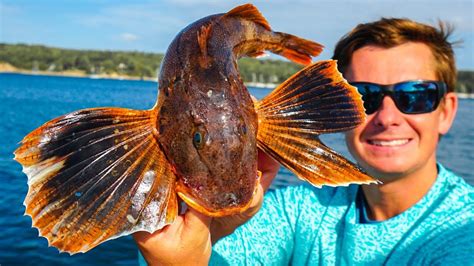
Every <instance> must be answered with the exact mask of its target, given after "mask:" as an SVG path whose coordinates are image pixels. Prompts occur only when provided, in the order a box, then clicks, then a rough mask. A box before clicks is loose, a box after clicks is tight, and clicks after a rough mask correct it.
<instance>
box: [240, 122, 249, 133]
mask: <svg viewBox="0 0 474 266" xmlns="http://www.w3.org/2000/svg"><path fill="white" fill-rule="evenodd" d="M240 132H241V133H242V135H247V126H246V125H245V124H241V125H240Z"/></svg>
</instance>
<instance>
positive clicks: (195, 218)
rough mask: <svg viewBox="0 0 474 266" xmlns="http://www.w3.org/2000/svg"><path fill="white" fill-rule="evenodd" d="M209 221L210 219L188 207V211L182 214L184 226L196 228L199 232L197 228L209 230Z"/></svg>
mask: <svg viewBox="0 0 474 266" xmlns="http://www.w3.org/2000/svg"><path fill="white" fill-rule="evenodd" d="M211 221H212V218H211V217H209V216H206V215H204V214H202V213H199V212H197V211H196V210H194V209H193V208H191V207H188V210H187V211H186V213H185V214H184V223H185V226H186V227H192V228H196V229H197V230H199V228H201V229H208V230H209V225H210V224H211Z"/></svg>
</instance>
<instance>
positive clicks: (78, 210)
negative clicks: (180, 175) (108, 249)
mask: <svg viewBox="0 0 474 266" xmlns="http://www.w3.org/2000/svg"><path fill="white" fill-rule="evenodd" d="M155 123H156V112H154V111H136V110H130V109H122V108H94V109H85V110H80V111H77V112H73V113H71V114H68V115H64V116H61V117H59V118H56V119H54V120H51V121H50V122H48V123H46V124H44V125H43V126H41V127H39V128H38V129H36V130H34V131H33V132H31V133H30V134H28V135H27V136H26V137H25V138H24V139H23V141H22V142H21V146H20V147H19V148H18V149H17V150H16V151H15V160H17V161H18V162H19V163H21V164H22V165H23V171H24V172H25V174H26V175H27V176H28V187H29V188H28V194H27V196H26V198H25V201H24V205H25V207H26V211H25V214H27V215H29V216H31V218H32V220H33V226H34V227H36V228H38V230H39V232H40V235H41V236H43V237H45V238H46V239H47V240H48V243H49V244H50V245H52V246H55V247H57V248H58V249H59V250H61V251H65V252H68V253H70V254H74V253H77V252H86V251H88V250H90V249H91V248H93V247H95V246H97V245H99V244H100V243H102V242H104V241H107V240H110V239H114V238H117V237H119V236H122V235H127V234H131V233H133V232H136V231H148V232H153V231H156V230H158V229H160V228H162V227H163V226H165V225H166V224H169V223H171V222H172V221H173V220H174V218H175V217H176V215H177V210H178V207H177V198H176V193H175V192H174V184H175V179H176V177H175V175H174V174H173V172H172V169H171V167H170V165H169V163H168V162H167V160H166V158H165V156H164V154H163V153H162V151H161V149H160V147H159V144H158V142H157V140H156V134H157V133H156V130H155V127H154V125H155Z"/></svg>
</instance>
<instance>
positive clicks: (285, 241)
mask: <svg viewBox="0 0 474 266" xmlns="http://www.w3.org/2000/svg"><path fill="white" fill-rule="evenodd" d="M291 190H292V188H291V187H289V188H286V189H282V190H270V191H268V192H267V194H266V195H265V198H264V202H263V205H262V208H261V209H260V211H259V212H258V213H257V214H256V215H255V216H254V217H253V218H252V219H250V220H249V221H248V222H247V223H246V224H244V225H242V226H241V227H239V228H237V229H236V231H235V232H234V233H233V234H231V235H229V236H227V237H225V238H223V239H221V240H219V241H218V242H217V243H216V244H215V245H214V246H213V252H212V255H211V261H210V265H258V264H263V265H288V263H289V262H290V260H291V256H292V254H293V245H294V241H293V238H294V223H295V217H297V213H296V212H297V210H298V206H295V205H296V204H297V203H296V202H295V201H294V200H288V197H292V196H291V195H292V193H294V192H293V191H291ZM288 204H292V205H291V206H290V205H288Z"/></svg>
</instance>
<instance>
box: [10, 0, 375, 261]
mask: <svg viewBox="0 0 474 266" xmlns="http://www.w3.org/2000/svg"><path fill="white" fill-rule="evenodd" d="M322 49H323V46H322V45H321V44H318V43H316V42H313V41H310V40H306V39H303V38H300V37H297V36H294V35H291V34H287V33H282V32H276V31H273V30H272V29H271V27H270V25H269V23H268V22H267V20H266V19H265V18H264V17H263V15H262V14H261V13H260V11H259V10H258V9H257V8H256V7H255V6H253V5H252V4H245V5H241V6H237V7H235V8H233V9H232V10H230V11H228V12H227V13H221V14H215V15H210V16H208V17H205V18H202V19H200V20H198V21H196V22H194V23H191V24H190V25H189V26H187V27H186V28H184V29H183V30H182V31H181V32H179V33H178V34H177V36H176V37H175V38H174V40H173V41H172V42H171V44H170V45H169V47H168V49H167V51H166V53H165V56H164V58H163V61H162V65H161V69H160V73H159V77H158V90H159V93H158V98H157V101H156V104H155V105H154V106H153V108H151V109H149V110H133V109H126V108H120V107H98V108H90V109H83V110H78V111H75V112H72V113H69V114H66V115H63V116H60V117H58V118H55V119H52V120H51V121H49V122H46V123H45V124H44V125H42V126H40V127H39V128H37V129H35V130H33V131H32V132H31V133H29V134H27V135H26V136H25V137H24V138H23V140H22V141H21V142H20V146H19V147H18V148H17V149H16V151H15V152H14V154H15V158H14V159H15V160H16V161H17V162H19V163H20V164H21V165H22V167H23V172H24V173H25V174H26V176H27V177H28V192H27V195H26V197H25V200H24V206H25V215H28V216H30V217H31V219H32V226H33V227H35V228H37V229H38V231H39V234H40V235H41V236H43V237H45V238H46V239H47V240H48V245H50V246H54V247H56V248H57V249H58V250H60V251H61V252H67V253H69V254H75V253H84V252H87V251H88V250H90V249H92V248H94V247H96V246H97V245H99V244H101V243H103V242H105V241H108V240H111V239H115V238H118V237H120V236H124V235H128V234H131V233H134V232H137V231H148V232H150V233H151V232H155V231H157V230H159V229H161V228H163V227H164V226H166V225H168V224H170V223H172V222H173V221H174V219H175V218H176V217H177V215H178V214H179V206H180V202H182V201H183V202H184V203H185V204H186V205H188V206H190V207H192V208H194V209H195V210H197V211H199V212H201V213H203V214H206V215H208V216H212V217H222V216H227V215H233V214H237V213H241V212H243V211H245V210H246V209H247V208H248V207H249V204H250V202H251V201H252V198H253V196H254V195H255V191H256V188H257V185H258V183H259V172H258V170H257V151H258V150H259V149H260V150H262V151H264V152H265V153H267V154H269V155H270V156H271V157H273V158H274V159H276V160H277V161H278V162H280V163H281V164H282V165H283V166H285V167H287V168H288V169H289V170H290V171H292V172H293V173H294V174H295V175H296V176H297V177H299V178H300V179H302V180H306V181H308V182H309V183H311V184H312V185H314V186H317V187H321V186H323V185H327V186H341V185H342V186H345V185H348V184H370V183H374V182H377V181H376V180H375V179H374V178H372V177H371V176H369V175H367V174H366V173H364V172H363V171H361V170H360V169H359V167H357V165H355V164H354V163H352V162H350V161H349V160H347V159H346V158H344V157H343V156H341V155H339V154H338V153H336V152H335V151H333V150H331V149H330V148H329V147H327V146H326V145H324V144H323V143H322V142H321V141H320V139H319V137H318V136H319V135H320V134H323V133H332V132H341V131H346V130H350V129H352V128H354V127H356V126H357V125H359V124H360V123H362V122H363V121H364V119H365V112H364V107H363V103H362V98H361V96H360V94H358V92H357V90H356V89H355V88H354V87H353V86H351V85H349V84H348V83H347V82H346V80H345V79H344V78H343V77H342V75H341V74H340V73H339V72H338V71H337V63H336V61H333V60H325V61H319V62H316V63H313V62H312V57H314V56H317V55H318V54H320V53H321V51H322ZM266 52H272V53H275V54H277V55H281V56H283V57H285V58H287V59H289V60H291V61H293V62H296V63H299V64H302V65H304V66H305V67H304V68H303V69H301V70H300V71H299V72H297V73H295V74H294V75H293V76H291V77H290V78H289V79H288V80H286V81H285V82H283V83H282V84H280V85H279V86H278V87H277V88H275V89H274V90H273V91H272V92H271V93H270V94H269V95H268V96H266V97H265V98H263V99H262V100H260V101H254V100H253V99H252V97H251V95H250V93H249V91H248V90H247V88H246V87H245V85H244V83H243V81H242V79H241V77H240V74H239V70H238V65H237V60H238V59H239V58H241V57H244V56H249V57H258V56H261V55H263V54H265V53H266Z"/></svg>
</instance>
